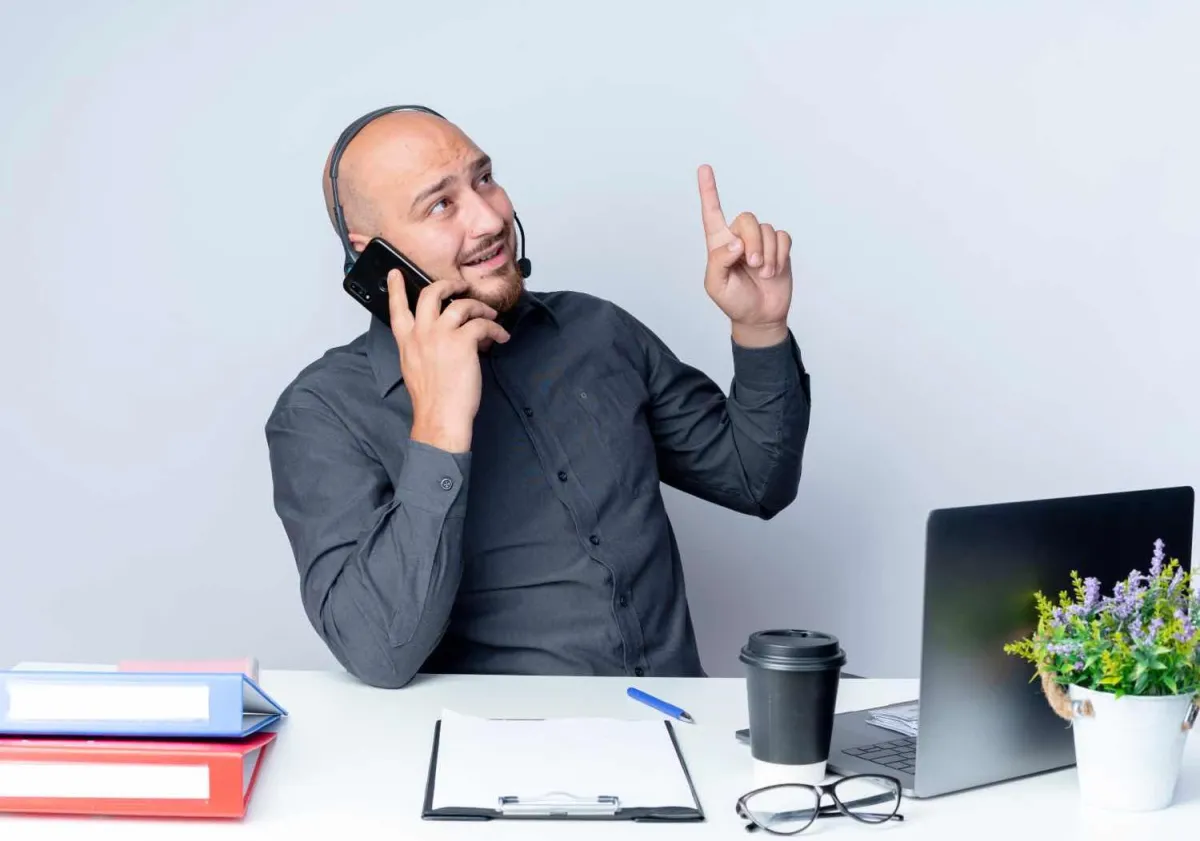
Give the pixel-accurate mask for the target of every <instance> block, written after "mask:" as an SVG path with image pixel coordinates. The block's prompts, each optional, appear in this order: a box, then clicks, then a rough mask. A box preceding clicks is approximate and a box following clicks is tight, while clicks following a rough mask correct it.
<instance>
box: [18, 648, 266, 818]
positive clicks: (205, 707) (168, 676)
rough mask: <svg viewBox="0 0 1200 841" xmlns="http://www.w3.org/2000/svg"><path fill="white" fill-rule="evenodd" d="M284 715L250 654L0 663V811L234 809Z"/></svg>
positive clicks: (200, 812)
mask: <svg viewBox="0 0 1200 841" xmlns="http://www.w3.org/2000/svg"><path fill="white" fill-rule="evenodd" d="M286 715H287V712H286V711H285V710H284V709H283V708H282V707H281V706H279V704H277V703H276V702H275V701H274V700H272V699H271V698H270V697H268V696H267V694H266V693H265V692H264V691H263V690H262V689H261V688H260V687H259V685H258V668H257V664H256V663H255V662H254V660H253V659H248V660H238V661H221V662H215V661H204V662H199V663H175V662H169V663H168V662H162V663H159V662H124V663H119V664H117V665H112V666H110V665H103V666H95V665H73V664H55V663H27V664H21V665H18V666H15V667H13V668H11V669H7V670H0V813H2V812H10V813H21V814H68V815H105V816H122V815H137V816H143V817H190V818H243V817H245V815H246V810H247V807H248V806H249V803H250V795H251V793H252V792H253V790H254V786H255V783H256V782H257V781H258V778H259V772H260V770H261V768H262V764H263V758H264V757H265V756H266V754H267V751H268V749H269V748H270V747H271V746H272V743H273V742H274V740H275V738H276V736H277V733H278V731H277V727H278V724H279V723H280V722H281V721H282V719H283V717H284V716H286Z"/></svg>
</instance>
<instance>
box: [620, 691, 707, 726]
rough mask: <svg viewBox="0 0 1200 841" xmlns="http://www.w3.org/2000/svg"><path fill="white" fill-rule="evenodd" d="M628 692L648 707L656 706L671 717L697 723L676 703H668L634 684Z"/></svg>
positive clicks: (655, 707) (631, 696)
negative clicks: (635, 687)
mask: <svg viewBox="0 0 1200 841" xmlns="http://www.w3.org/2000/svg"><path fill="white" fill-rule="evenodd" d="M626 692H627V694H628V695H629V697H630V698H632V699H633V700H635V701H641V702H642V703H643V704H645V705H646V706H648V707H654V709H656V710H658V711H659V712H660V713H666V714H667V715H669V716H671V718H677V719H679V720H680V721H686V722H687V723H688V724H695V723H696V722H695V720H694V719H693V718H692V717H691V716H690V715H688V714H687V713H685V712H684V711H683V710H681V709H679V707H677V706H675V705H674V704H668V703H667V702H666V701H663V700H660V699H658V698H655V697H654V696H653V695H647V694H646V693H645V692H643V691H642V690H640V689H634V688H633V687H632V686H631V687H629V689H628V690H626Z"/></svg>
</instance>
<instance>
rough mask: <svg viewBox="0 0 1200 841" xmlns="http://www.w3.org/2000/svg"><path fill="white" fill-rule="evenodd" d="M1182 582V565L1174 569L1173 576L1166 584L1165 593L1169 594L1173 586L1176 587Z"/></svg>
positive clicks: (1172, 590)
mask: <svg viewBox="0 0 1200 841" xmlns="http://www.w3.org/2000/svg"><path fill="white" fill-rule="evenodd" d="M1182 583H1183V567H1179V568H1178V569H1176V570H1175V574H1174V575H1173V576H1171V583H1170V584H1168V585H1167V595H1171V594H1172V593H1174V592H1175V588H1177V587H1178V586H1179V585H1180V584H1182Z"/></svg>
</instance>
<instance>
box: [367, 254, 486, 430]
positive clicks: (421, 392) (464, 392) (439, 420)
mask: <svg viewBox="0 0 1200 841" xmlns="http://www.w3.org/2000/svg"><path fill="white" fill-rule="evenodd" d="M402 283H404V279H403V277H402V275H401V273H400V271H399V270H393V271H392V272H391V273H390V275H389V277H388V288H389V289H390V290H391V292H392V294H391V302H392V303H391V313H390V315H391V324H392V333H393V335H394V336H395V337H396V345H397V347H398V348H399V350H400V369H401V371H402V372H403V373H404V385H405V387H406V388H407V389H408V393H409V397H410V398H411V399H412V407H413V425H412V430H411V432H410V433H409V437H410V438H412V439H413V440H414V441H421V442H423V443H426V444H429V445H430V446H433V447H437V448H439V449H442V450H446V451H448V452H459V453H461V452H466V451H467V450H469V449H470V448H471V436H472V431H473V427H474V424H475V415H476V413H477V412H478V411H479V399H480V393H481V391H482V388H483V375H482V371H481V370H480V363H479V351H480V348H481V347H483V346H486V345H490V344H491V343H492V342H501V343H503V342H507V341H508V339H509V334H508V331H506V330H505V329H504V328H503V327H501V326H500V325H499V324H497V323H496V320H495V319H496V311H495V310H494V309H492V308H491V307H489V306H488V305H487V304H485V303H483V302H482V301H477V300H475V299H473V298H458V299H454V300H451V298H452V296H453V295H455V293H459V294H461V293H463V292H465V291H466V290H467V283H466V281H464V280H462V279H461V278H457V279H455V280H439V281H436V282H434V283H432V284H430V285H429V286H427V287H425V289H423V290H422V291H421V294H420V296H419V297H418V300H417V306H416V309H415V311H413V310H410V309H409V308H408V302H407V296H406V295H404V294H402V293H401V292H400V285H401V284H402Z"/></svg>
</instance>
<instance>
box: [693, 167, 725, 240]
mask: <svg viewBox="0 0 1200 841" xmlns="http://www.w3.org/2000/svg"><path fill="white" fill-rule="evenodd" d="M699 178H700V212H701V215H702V216H703V219H704V233H705V234H706V235H708V236H711V235H713V234H717V233H720V232H721V231H724V230H727V226H726V224H725V213H724V212H723V211H722V210H721V198H720V196H718V195H717V177H716V176H715V175H713V171H712V167H711V166H709V165H708V164H704V165H703V166H701V167H700V171H699Z"/></svg>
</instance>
